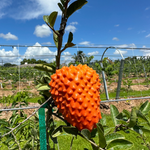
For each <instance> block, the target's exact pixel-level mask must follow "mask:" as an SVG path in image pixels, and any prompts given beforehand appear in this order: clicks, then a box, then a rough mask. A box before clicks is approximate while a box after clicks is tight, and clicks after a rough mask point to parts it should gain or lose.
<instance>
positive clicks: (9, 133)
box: [0, 97, 51, 138]
mask: <svg viewBox="0 0 150 150" xmlns="http://www.w3.org/2000/svg"><path fill="white" fill-rule="evenodd" d="M50 99H51V97H49V98H48V99H47V100H46V101H45V102H44V103H43V104H42V105H40V106H39V108H38V109H37V110H35V111H34V112H33V113H32V114H31V115H30V116H29V117H28V118H26V119H25V120H23V121H22V122H21V123H19V124H18V125H17V126H16V127H15V128H12V129H11V130H10V131H9V132H8V133H5V134H4V135H2V136H0V138H3V137H4V136H6V135H8V134H10V133H12V132H13V131H14V130H15V129H17V128H18V127H19V126H20V125H21V124H23V123H25V122H26V121H27V120H29V119H30V118H31V117H32V116H33V115H34V114H36V112H37V111H38V110H39V109H40V108H41V107H42V106H44V105H45V104H46V103H47V102H48V101H49V100H50Z"/></svg>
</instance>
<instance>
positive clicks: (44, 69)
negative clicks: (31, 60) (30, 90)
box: [34, 64, 55, 73]
mask: <svg viewBox="0 0 150 150" xmlns="http://www.w3.org/2000/svg"><path fill="white" fill-rule="evenodd" d="M34 68H35V69H38V70H41V71H46V72H53V73H54V72H55V70H53V69H52V68H51V67H49V66H47V65H44V64H37V65H36V66H34Z"/></svg>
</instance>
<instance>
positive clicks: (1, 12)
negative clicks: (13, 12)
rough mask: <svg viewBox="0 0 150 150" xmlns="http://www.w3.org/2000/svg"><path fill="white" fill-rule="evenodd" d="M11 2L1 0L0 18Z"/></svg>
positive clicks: (10, 0)
mask: <svg viewBox="0 0 150 150" xmlns="http://www.w3.org/2000/svg"><path fill="white" fill-rule="evenodd" d="M11 3H12V0H9V1H7V0H1V1H0V18H2V17H3V16H4V15H6V14H7V7H8V6H9V5H11Z"/></svg>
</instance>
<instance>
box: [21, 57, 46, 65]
mask: <svg viewBox="0 0 150 150" xmlns="http://www.w3.org/2000/svg"><path fill="white" fill-rule="evenodd" d="M26 62H27V63H28V64H43V63H47V62H46V61H44V60H36V59H34V58H32V59H26V58H24V59H23V60H22V61H21V65H23V64H25V63H26Z"/></svg>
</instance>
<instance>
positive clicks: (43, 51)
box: [24, 42, 57, 59]
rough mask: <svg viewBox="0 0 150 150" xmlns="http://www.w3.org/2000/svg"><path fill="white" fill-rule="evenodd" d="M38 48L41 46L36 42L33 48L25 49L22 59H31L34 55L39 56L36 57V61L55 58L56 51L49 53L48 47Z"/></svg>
mask: <svg viewBox="0 0 150 150" xmlns="http://www.w3.org/2000/svg"><path fill="white" fill-rule="evenodd" d="M34 46H35V47H34ZM40 46H41V45H40V44H39V43H38V42H37V43H35V45H33V47H28V48H27V49H26V52H25V54H24V57H26V58H33V57H35V55H39V57H36V58H38V59H47V58H49V57H52V58H53V57H55V56H56V54H57V51H55V52H52V51H50V49H49V48H48V47H40ZM42 55H44V56H42ZM47 55H48V56H47ZM50 55H51V56H50Z"/></svg>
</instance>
